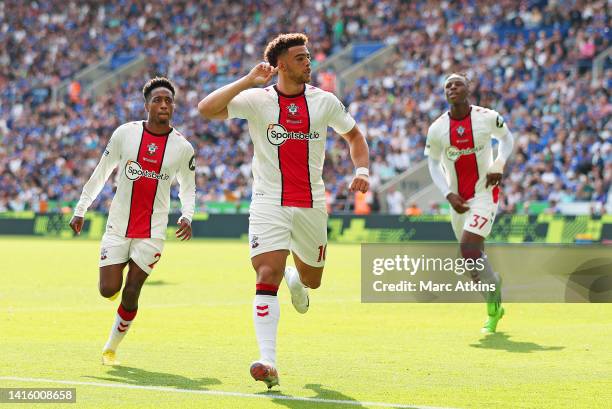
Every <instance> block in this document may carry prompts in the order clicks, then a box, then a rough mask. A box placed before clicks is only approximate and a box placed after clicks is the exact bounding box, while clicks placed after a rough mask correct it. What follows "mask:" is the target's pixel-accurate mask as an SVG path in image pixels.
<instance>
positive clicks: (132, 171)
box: [125, 160, 170, 181]
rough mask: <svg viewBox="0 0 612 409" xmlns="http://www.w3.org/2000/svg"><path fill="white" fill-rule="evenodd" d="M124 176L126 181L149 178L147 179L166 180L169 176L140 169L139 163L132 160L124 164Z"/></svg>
mask: <svg viewBox="0 0 612 409" xmlns="http://www.w3.org/2000/svg"><path fill="white" fill-rule="evenodd" d="M125 176H127V178H128V179H130V180H133V181H136V180H138V179H140V178H141V177H145V178H149V179H157V180H168V179H170V176H169V175H168V174H166V173H157V172H155V171H151V170H146V169H142V166H140V163H138V162H136V161H134V160H128V161H127V163H126V164H125Z"/></svg>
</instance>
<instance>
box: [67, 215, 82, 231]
mask: <svg viewBox="0 0 612 409" xmlns="http://www.w3.org/2000/svg"><path fill="white" fill-rule="evenodd" d="M83 223H85V219H84V218H83V217H79V216H73V217H72V219H71V220H70V228H71V229H72V231H73V232H74V234H76V235H80V234H81V229H82V228H83Z"/></svg>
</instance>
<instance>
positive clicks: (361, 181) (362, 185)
mask: <svg viewBox="0 0 612 409" xmlns="http://www.w3.org/2000/svg"><path fill="white" fill-rule="evenodd" d="M369 188H370V180H369V178H368V177H367V176H366V175H357V176H355V177H354V178H353V181H352V182H351V186H349V190H350V191H351V192H357V191H359V192H361V193H365V192H367V191H368V189H369Z"/></svg>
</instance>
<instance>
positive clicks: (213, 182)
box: [0, 0, 612, 214]
mask: <svg viewBox="0 0 612 409" xmlns="http://www.w3.org/2000/svg"><path fill="white" fill-rule="evenodd" d="M279 3H281V4H279ZM0 20H1V21H2V22H3V23H2V26H0V40H1V41H2V42H3V44H6V46H5V47H3V48H2V49H1V50H0V85H2V86H1V87H0V211H6V210H23V209H32V210H35V211H46V210H49V209H48V206H49V203H59V204H60V208H61V206H62V204H65V205H66V206H67V207H68V206H70V204H71V203H73V202H74V201H76V200H77V199H78V196H79V195H80V191H81V188H82V186H83V184H84V183H85V181H86V180H87V178H88V177H89V175H90V174H91V172H92V170H93V168H94V167H95V165H96V164H97V162H98V160H99V157H100V154H101V152H102V151H103V148H104V146H105V144H106V141H107V140H108V138H109V137H110V134H111V133H112V131H113V129H114V128H116V127H117V126H119V125H120V124H121V123H124V122H127V121H131V120H136V119H141V118H144V115H145V113H144V109H143V104H142V96H141V91H140V89H141V87H142V84H143V83H144V81H145V79H146V78H147V77H148V76H150V75H155V74H161V75H166V76H168V77H169V78H171V79H172V80H173V81H174V82H175V83H176V85H177V87H178V90H179V95H178V99H177V110H176V113H175V118H174V123H175V124H176V125H177V128H178V129H180V130H181V131H182V132H183V133H184V134H186V135H187V136H188V138H189V139H190V141H191V142H192V144H193V145H194V146H195V148H196V152H197V156H198V159H197V169H196V175H197V192H198V198H197V203H198V205H199V207H200V209H205V208H206V205H207V203H210V202H218V201H229V202H236V203H238V202H240V201H242V200H248V199H249V198H250V183H251V174H250V158H251V156H252V145H251V144H250V142H249V136H248V131H247V129H246V126H245V123H244V122H241V121H231V122H227V121H226V122H221V121H212V122H208V121H204V120H201V119H200V118H199V117H198V115H197V110H196V105H197V101H198V100H199V99H200V98H201V97H202V96H203V95H204V94H205V93H206V92H208V91H209V90H211V89H213V88H216V87H218V86H219V85H221V84H224V83H226V82H228V81H230V80H232V79H233V78H236V77H237V76H239V75H241V74H243V73H245V72H246V71H247V70H248V69H250V67H251V66H252V65H253V64H255V63H256V62H257V61H259V60H260V59H261V54H262V51H263V47H264V46H265V44H266V42H267V41H268V40H269V39H270V38H271V37H272V36H274V35H275V34H276V33H278V32H280V31H302V32H305V33H306V34H307V35H308V36H309V38H310V41H311V43H310V51H311V54H312V56H313V66H314V68H315V69H316V67H317V65H318V64H320V63H321V62H323V61H325V59H326V58H327V57H329V56H330V55H331V54H333V53H335V52H336V51H338V50H340V49H342V47H344V46H345V45H346V44H348V43H351V42H365V41H379V42H384V43H385V44H387V45H391V46H394V47H395V49H396V51H395V53H394V55H393V57H392V58H391V59H390V61H388V62H387V63H386V64H385V68H384V69H383V70H381V71H379V72H373V73H371V75H368V76H367V77H363V78H360V79H359V80H358V81H357V83H356V84H355V86H354V87H353V88H352V89H350V90H349V91H348V93H347V95H346V98H345V103H346V104H347V106H348V107H349V110H350V112H351V113H352V114H353V115H354V117H355V118H356V120H357V121H358V123H359V125H360V127H361V129H362V130H363V131H365V132H364V133H365V134H366V135H367V137H368V141H369V144H370V149H371V168H372V186H373V188H374V189H376V188H378V187H380V186H381V185H382V184H383V183H384V182H386V181H388V180H390V179H391V178H393V177H394V176H395V175H397V174H399V173H401V172H403V171H405V170H406V169H409V168H410V167H411V166H412V165H414V164H416V163H418V162H419V161H420V160H422V159H423V148H424V140H425V136H426V133H427V128H428V126H429V124H430V123H431V122H432V121H433V120H434V119H435V118H436V117H437V116H439V115H440V114H441V113H442V112H444V110H445V109H446V103H445V101H444V95H443V93H442V89H441V82H442V79H443V78H444V76H445V75H446V74H447V73H448V72H450V71H456V70H460V71H466V72H467V73H468V75H469V77H470V78H472V80H473V89H474V92H473V95H474V98H473V103H474V104H478V105H483V106H487V107H490V108H493V109H496V110H498V111H499V112H500V113H501V114H502V115H503V116H504V118H505V119H506V122H507V123H508V125H509V127H510V129H511V130H512V131H513V134H514V136H515V138H516V142H515V143H516V145H517V151H516V154H515V156H514V158H513V162H512V164H510V165H509V167H508V169H507V174H508V178H507V179H506V183H505V185H504V193H505V194H504V195H502V198H503V203H502V211H507V212H515V211H520V209H518V206H521V205H523V204H524V203H528V202H530V201H549V202H550V203H551V204H554V203H563V202H571V201H596V202H600V203H606V202H607V201H608V195H609V194H610V184H611V182H612V160H611V159H612V149H611V147H612V145H611V143H612V135H611V134H610V131H611V124H610V120H609V119H610V113H611V111H612V103H611V99H610V94H609V91H608V90H609V89H610V85H612V70H610V69H607V70H605V71H604V74H603V77H602V78H599V79H598V80H597V81H593V78H592V70H591V66H592V63H593V58H594V57H595V56H597V55H598V54H599V53H600V52H601V51H603V50H605V49H607V48H608V47H609V36H610V33H609V29H608V27H609V10H608V5H607V2H606V1H596V2H583V1H575V2H571V3H570V4H569V5H568V4H563V6H562V5H561V4H560V3H559V2H555V1H548V2H547V1H529V2H527V1H526V2H522V3H521V6H520V8H519V9H517V8H516V2H513V1H499V2H495V3H492V2H480V1H478V2H475V1H463V2H452V3H451V2H440V3H436V4H434V3H431V2H429V3H428V2H424V1H423V2H403V1H399V0H396V1H372V2H363V1H357V0H342V1H329V0H320V1H315V2H313V3H312V4H309V5H308V6H307V7H306V6H304V7H298V6H297V5H295V4H294V2H291V1H290V0H284V1H282V2H279V1H274V2H273V1H245V2H240V3H238V2H235V3H224V2H218V1H212V0H209V1H207V2H195V1H173V2H169V1H166V2H159V3H155V4H151V3H149V2H146V1H119V0H114V1H106V2H104V3H101V2H96V1H85V2H70V3H68V4H65V3H64V2H59V1H40V2H29V3H25V2H20V1H16V0H15V1H13V0H9V1H5V2H2V3H0ZM168 22H169V23H170V24H168ZM121 53H144V54H146V55H147V58H148V62H149V66H148V68H147V71H146V72H144V73H139V75H135V76H133V77H132V78H131V79H130V80H128V81H126V82H125V83H123V84H120V85H119V84H118V85H117V86H116V87H115V88H114V89H113V90H112V91H110V92H108V93H107V94H105V95H104V96H102V97H98V98H95V99H93V98H88V96H87V95H83V96H80V98H76V99H75V98H66V99H60V100H59V101H53V100H52V99H51V97H50V90H51V88H52V87H55V86H57V85H58V84H60V83H61V82H62V81H63V80H66V79H70V78H71V77H72V76H73V74H74V73H75V72H77V71H79V70H81V69H83V68H84V67H86V66H88V65H89V64H91V63H93V62H96V61H98V60H100V59H101V58H103V57H104V56H107V55H109V54H112V55H119V54H121ZM327 148H328V149H327V151H328V158H327V160H326V163H325V171H324V179H325V181H326V185H327V187H328V189H329V191H330V194H329V201H330V206H331V207H332V208H333V209H334V210H337V211H342V210H350V209H352V207H353V203H352V197H350V196H349V195H348V194H347V183H348V181H349V179H348V178H349V177H350V176H351V175H352V173H353V166H352V164H351V163H350V161H349V159H348V154H347V147H346V144H344V142H343V141H342V140H341V138H339V137H338V136H337V135H334V134H333V133H332V134H331V135H330V136H329V140H328V144H327ZM174 194H175V197H176V192H175V193H174ZM111 197H112V184H110V183H109V184H107V186H106V187H105V189H104V191H103V192H102V194H101V195H100V199H99V200H98V201H96V203H94V207H95V208H97V209H100V210H104V209H107V208H108V205H109V204H110V202H109V200H110V198H111ZM386 199H387V197H386V196H384V197H381V195H376V194H373V195H372V196H371V199H370V200H371V210H372V211H376V210H377V209H379V208H380V207H381V206H380V201H381V200H386ZM610 200H612V199H610ZM395 201H396V202H399V205H394V206H389V209H390V210H392V211H393V212H396V213H397V212H401V211H402V209H406V208H408V209H409V210H410V209H412V210H410V212H412V213H413V214H414V212H415V210H414V206H413V205H411V204H409V203H404V202H403V198H399V200H398V196H397V195H395ZM436 209H438V207H437V206H434V207H433V208H432V209H425V212H428V211H433V212H436V211H438V210H436ZM66 211H69V209H68V208H67V209H66Z"/></svg>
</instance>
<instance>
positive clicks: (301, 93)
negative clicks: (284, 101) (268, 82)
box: [274, 84, 306, 98]
mask: <svg viewBox="0 0 612 409" xmlns="http://www.w3.org/2000/svg"><path fill="white" fill-rule="evenodd" d="M274 91H276V93H277V94H278V95H280V96H281V97H285V98H297V97H301V96H302V95H304V93H305V92H306V84H304V89H303V90H302V92H300V93H299V94H294V95H287V94H283V93H282V92H280V90H279V89H278V87H277V86H276V84H275V85H274Z"/></svg>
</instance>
